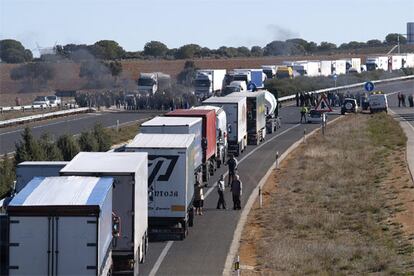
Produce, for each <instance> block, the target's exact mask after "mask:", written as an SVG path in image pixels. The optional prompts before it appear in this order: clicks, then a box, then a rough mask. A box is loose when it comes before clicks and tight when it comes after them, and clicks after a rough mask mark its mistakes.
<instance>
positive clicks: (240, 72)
mask: <svg viewBox="0 0 414 276" xmlns="http://www.w3.org/2000/svg"><path fill="white" fill-rule="evenodd" d="M234 72H235V75H234V80H236V81H245V82H246V85H247V87H249V86H250V85H253V86H254V87H255V88H263V87H264V82H265V80H266V74H265V73H263V69H235V70H234Z"/></svg>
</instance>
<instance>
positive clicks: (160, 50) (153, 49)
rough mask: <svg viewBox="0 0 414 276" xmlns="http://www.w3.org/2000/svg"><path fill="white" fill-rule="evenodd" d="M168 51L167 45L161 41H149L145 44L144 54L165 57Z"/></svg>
mask: <svg viewBox="0 0 414 276" xmlns="http://www.w3.org/2000/svg"><path fill="white" fill-rule="evenodd" d="M167 51H168V47H167V45H165V44H164V43H162V42H159V41H150V42H147V43H146V44H145V46H144V55H145V56H153V57H163V56H165V54H166V53H167Z"/></svg>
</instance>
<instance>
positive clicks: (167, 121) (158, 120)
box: [141, 116, 202, 127]
mask: <svg viewBox="0 0 414 276" xmlns="http://www.w3.org/2000/svg"><path fill="white" fill-rule="evenodd" d="M201 120H202V119H201V118H195V117H162V116H157V117H155V118H153V119H151V120H149V121H146V122H145V123H143V124H142V125H141V126H146V127H147V126H183V125H187V126H192V125H195V124H197V123H200V122H201Z"/></svg>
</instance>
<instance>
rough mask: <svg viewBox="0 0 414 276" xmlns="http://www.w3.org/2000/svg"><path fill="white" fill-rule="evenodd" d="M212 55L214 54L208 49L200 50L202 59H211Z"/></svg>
mask: <svg viewBox="0 0 414 276" xmlns="http://www.w3.org/2000/svg"><path fill="white" fill-rule="evenodd" d="M211 54H212V52H211V50H210V49H209V48H207V47H203V48H201V50H200V56H201V57H209V56H211Z"/></svg>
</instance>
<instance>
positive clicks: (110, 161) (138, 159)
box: [60, 152, 148, 275]
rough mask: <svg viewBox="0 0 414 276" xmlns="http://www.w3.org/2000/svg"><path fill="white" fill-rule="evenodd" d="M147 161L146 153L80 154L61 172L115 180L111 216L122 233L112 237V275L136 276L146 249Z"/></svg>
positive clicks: (67, 174)
mask: <svg viewBox="0 0 414 276" xmlns="http://www.w3.org/2000/svg"><path fill="white" fill-rule="evenodd" d="M147 163H148V158H147V154H145V153H125V152H80V153H79V154H77V155H76V156H75V157H74V158H73V159H72V161H70V162H69V164H68V165H66V166H65V167H64V168H63V169H62V170H61V171H60V174H61V175H64V176H69V175H79V176H107V177H112V178H113V179H114V186H113V197H112V208H113V209H112V212H113V213H114V216H116V217H117V218H118V219H119V220H120V228H121V229H122V230H121V232H120V234H119V236H116V237H114V242H113V248H112V260H113V271H114V273H115V272H129V273H131V272H133V273H134V275H137V274H138V269H139V263H140V262H143V261H144V259H145V254H146V251H147V248H148V243H147V241H148V239H147V237H148V236H147V234H148V231H147V229H148V218H147V215H148V202H147V201H148V164H147Z"/></svg>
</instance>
